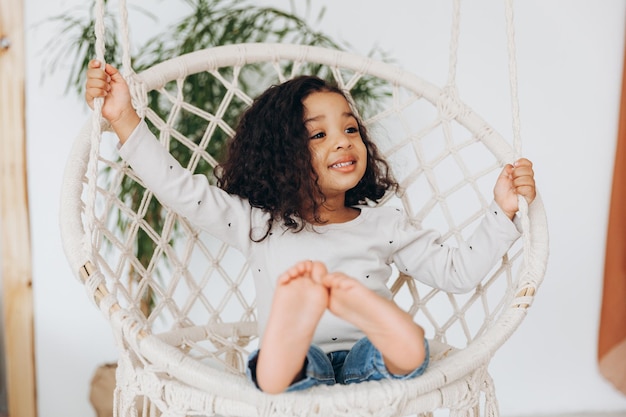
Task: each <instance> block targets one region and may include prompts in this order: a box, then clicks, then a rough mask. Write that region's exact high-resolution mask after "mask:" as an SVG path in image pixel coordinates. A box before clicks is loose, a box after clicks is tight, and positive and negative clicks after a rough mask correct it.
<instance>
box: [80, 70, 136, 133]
mask: <svg viewBox="0 0 626 417" xmlns="http://www.w3.org/2000/svg"><path fill="white" fill-rule="evenodd" d="M100 67H101V64H100V62H99V61H98V60H95V59H94V60H91V61H90V62H89V65H88V68H87V82H86V84H85V99H86V100H87V104H88V105H89V107H91V108H92V109H93V101H94V99H95V98H96V97H103V98H104V103H103V105H102V116H103V117H104V118H105V119H107V120H108V121H109V122H110V123H111V126H112V127H113V129H114V130H115V132H116V133H117V134H118V136H119V138H120V141H121V142H122V143H124V142H125V141H126V139H127V138H128V136H129V135H130V133H132V131H133V130H134V128H135V127H136V126H137V124H139V121H140V119H139V116H137V113H136V112H135V109H134V108H133V106H132V103H131V97H130V91H129V89H128V85H127V84H126V80H124V77H122V74H120V73H119V71H118V70H117V69H116V68H114V67H113V66H112V65H109V64H107V65H106V66H105V68H104V70H103V69H102V68H100Z"/></svg>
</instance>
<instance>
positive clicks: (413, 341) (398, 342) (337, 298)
mask: <svg viewBox="0 0 626 417" xmlns="http://www.w3.org/2000/svg"><path fill="white" fill-rule="evenodd" d="M323 283H324V285H325V286H327V287H328V288H329V290H330V298H329V301H328V308H329V310H330V311H331V312H332V313H333V314H335V315H336V316H338V317H340V318H342V319H344V320H346V321H348V322H349V323H351V324H353V325H355V326H356V327H358V328H359V329H361V330H362V331H363V332H364V333H365V335H366V336H367V337H368V339H369V340H370V341H371V342H372V344H373V345H374V346H375V347H376V348H377V349H378V350H379V351H380V352H381V353H382V355H383V359H384V361H385V366H386V367H387V370H388V371H389V372H391V373H392V374H395V375H404V374H408V373H409V372H411V371H413V370H414V369H417V368H418V367H420V366H421V365H422V363H423V362H424V358H425V355H426V352H425V349H424V330H423V329H422V328H421V327H420V326H418V325H417V324H416V323H415V322H414V321H413V318H412V317H411V316H410V315H409V314H408V313H407V312H405V311H404V310H402V309H401V308H400V307H398V306H397V305H396V303H394V302H393V301H391V300H387V299H386V298H384V297H381V296H380V295H378V294H376V293H375V292H374V291H372V290H370V289H369V288H367V287H365V286H364V285H363V284H361V283H360V282H358V281H357V280H355V279H353V278H350V277H349V276H347V275H345V274H342V273H332V274H328V275H326V276H325V277H324V279H323Z"/></svg>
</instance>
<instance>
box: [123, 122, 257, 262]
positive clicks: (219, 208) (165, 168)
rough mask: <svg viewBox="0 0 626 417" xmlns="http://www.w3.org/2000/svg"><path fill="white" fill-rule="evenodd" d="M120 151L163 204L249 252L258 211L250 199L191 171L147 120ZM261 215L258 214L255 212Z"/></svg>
mask: <svg viewBox="0 0 626 417" xmlns="http://www.w3.org/2000/svg"><path fill="white" fill-rule="evenodd" d="M119 154H120V156H121V157H122V159H124V160H125V161H126V162H128V164H129V165H130V166H131V167H132V169H133V172H134V173H135V175H137V177H139V179H140V180H141V181H142V182H143V185H144V186H145V187H146V188H147V189H149V190H150V191H152V192H153V193H154V194H155V196H156V197H157V199H158V200H159V201H160V202H161V204H163V205H165V206H167V207H169V208H171V209H172V210H174V211H175V212H176V213H178V214H179V215H181V216H183V217H185V218H186V219H187V220H188V221H189V222H190V223H192V224H193V225H194V226H196V227H198V228H200V229H202V230H204V231H206V232H208V233H209V234H211V235H213V236H215V237H216V238H218V239H220V240H222V241H223V242H226V243H228V244H229V245H231V246H233V247H236V248H238V249H240V250H242V251H243V252H246V247H247V245H249V242H250V231H251V230H252V228H253V223H255V221H254V219H253V216H254V215H255V213H254V212H253V210H252V209H251V207H250V205H249V204H248V201H247V200H245V199H242V198H240V197H238V196H233V195H230V194H228V193H226V192H225V191H224V190H222V189H220V188H218V187H216V186H213V185H211V184H210V183H209V181H208V178H207V176H206V175H202V174H195V175H194V174H192V173H191V172H190V171H189V170H187V169H185V168H183V167H182V166H181V165H180V164H179V163H178V161H176V159H175V158H174V157H173V156H172V155H171V154H170V153H169V152H168V151H167V150H166V149H165V148H164V147H163V146H162V145H161V144H160V143H159V141H158V140H157V139H156V137H155V136H154V135H153V134H152V132H151V131H150V129H148V126H147V124H146V122H145V121H143V120H142V121H141V123H140V124H139V125H138V126H137V128H136V129H135V130H134V131H133V133H132V134H131V135H130V137H129V138H128V140H127V141H126V142H125V143H124V144H123V145H122V146H121V147H120V148H119ZM256 215H258V213H256Z"/></svg>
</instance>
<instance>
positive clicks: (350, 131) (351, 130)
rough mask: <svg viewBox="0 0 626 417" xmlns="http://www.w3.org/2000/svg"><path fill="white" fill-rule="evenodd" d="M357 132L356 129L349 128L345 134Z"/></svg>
mask: <svg viewBox="0 0 626 417" xmlns="http://www.w3.org/2000/svg"><path fill="white" fill-rule="evenodd" d="M358 131H359V129H358V128H356V127H349V128H347V129H346V133H357V132H358Z"/></svg>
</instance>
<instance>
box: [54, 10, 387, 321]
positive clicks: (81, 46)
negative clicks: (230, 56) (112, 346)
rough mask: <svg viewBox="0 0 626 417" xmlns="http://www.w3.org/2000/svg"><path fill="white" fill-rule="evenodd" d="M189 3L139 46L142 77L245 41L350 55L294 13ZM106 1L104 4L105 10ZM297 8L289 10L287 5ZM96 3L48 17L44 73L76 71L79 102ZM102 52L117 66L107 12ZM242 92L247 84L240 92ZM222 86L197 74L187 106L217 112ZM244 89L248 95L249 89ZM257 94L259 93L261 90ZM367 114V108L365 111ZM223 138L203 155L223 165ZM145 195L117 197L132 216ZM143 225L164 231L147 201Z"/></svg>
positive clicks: (185, 129) (368, 94)
mask: <svg viewBox="0 0 626 417" xmlns="http://www.w3.org/2000/svg"><path fill="white" fill-rule="evenodd" d="M178 1H180V2H182V3H184V4H186V5H187V6H188V7H189V9H190V12H189V13H188V14H187V15H185V16H184V17H183V18H182V19H181V20H180V21H179V22H178V23H176V24H174V25H172V26H170V27H168V28H165V30H164V31H163V33H161V34H159V35H157V36H155V37H154V38H152V39H149V40H148V41H147V42H146V44H145V45H143V46H141V47H139V48H136V50H137V51H139V52H138V53H137V55H136V56H134V57H133V67H134V68H133V69H134V70H135V71H136V72H141V71H142V70H143V69H146V68H149V67H151V66H153V65H154V64H156V63H159V62H162V61H164V60H166V59H169V58H172V57H176V56H179V55H182V54H185V53H188V52H193V51H196V50H200V49H204V48H208V47H212V46H218V45H227V44H236V43H245V42H264V43H267V42H279V43H280V42H284V43H297V44H305V45H316V46H324V47H330V48H335V49H339V50H346V49H349V45H348V44H347V43H345V42H339V41H335V40H333V39H332V38H331V37H329V36H328V35H325V34H324V33H321V32H319V31H316V30H315V29H314V28H313V26H312V25H311V24H310V23H308V20H309V19H307V18H302V17H299V16H298V15H297V14H295V12H291V13H290V12H286V11H282V10H279V9H277V8H273V7H259V6H256V5H253V4H250V2H249V1H246V0H244V1H242V0H178ZM108 3H109V2H108V1H107V0H105V5H107V4H108ZM310 6H311V5H310V1H308V0H307V2H306V15H310V13H311V7H310ZM291 8H292V10H294V9H295V8H294V4H293V3H292V6H291ZM94 9H95V0H91V1H90V2H88V3H86V4H85V5H83V6H82V7H80V8H78V9H75V10H71V11H69V12H65V13H63V14H60V15H58V16H55V17H53V18H52V21H53V22H55V23H57V24H58V25H60V28H61V31H60V35H61V36H60V37H61V38H62V39H63V38H64V39H63V41H59V39H58V37H54V38H53V39H54V40H53V41H51V42H50V43H49V45H47V48H46V50H47V57H48V61H49V62H48V64H47V65H45V67H47V68H49V69H51V70H52V72H54V71H57V70H58V69H59V68H60V67H61V64H62V63H64V62H73V63H74V65H73V67H72V68H71V70H70V72H69V73H68V74H69V75H68V79H67V91H68V92H76V93H77V94H78V95H79V96H82V95H83V93H84V84H85V72H86V68H87V64H88V62H89V60H90V59H92V58H93V57H94V56H95V35H94V30H93V28H94V25H95V14H94ZM135 10H137V11H138V12H139V13H142V14H144V15H145V16H147V17H149V18H150V19H154V20H155V21H156V17H155V16H154V15H153V14H151V13H150V12H149V11H147V10H146V9H144V8H141V7H136V6H135ZM324 13H325V9H323V8H322V9H321V10H320V11H319V13H318V14H317V15H316V17H315V18H314V20H315V22H316V23H319V21H321V20H322V18H323V16H324ZM105 22H106V24H105V25H106V27H107V35H106V40H105V42H106V45H107V47H106V54H105V60H106V61H107V62H109V63H112V64H114V65H119V59H120V56H121V53H120V49H121V48H120V45H119V42H118V39H117V37H116V36H115V33H116V32H117V30H118V28H117V23H116V20H115V18H114V17H113V13H111V12H110V11H109V10H108V8H107V14H106V17H105ZM370 55H374V56H376V57H378V58H386V56H385V55H386V54H384V53H383V52H382V51H380V50H379V49H377V48H374V49H372V51H371V52H370ZM287 70H289V68H287ZM246 71H249V72H248V73H247V74H243V75H242V76H240V78H239V82H240V83H244V84H245V83H246V82H250V80H258V79H259V78H263V67H262V66H249V67H246ZM302 72H307V73H309V74H317V75H319V76H320V77H322V78H326V79H331V78H332V74H330V71H329V70H328V69H327V68H325V67H323V66H321V65H313V64H309V65H308V66H307V67H305V68H303V69H302ZM246 88H247V87H246V86H245V85H244V89H246ZM223 89H224V87H223V85H222V84H221V83H219V82H218V81H217V80H215V79H214V78H213V77H212V76H211V75H210V74H208V73H206V72H205V73H199V74H195V75H193V76H190V77H189V78H188V79H187V81H186V85H185V91H184V94H185V101H187V102H189V103H191V104H193V105H194V106H196V107H199V108H202V109H203V110H205V111H207V112H209V113H214V111H215V110H216V109H217V106H218V105H219V100H220V97H223V95H224V91H223ZM248 90H249V89H248ZM259 93H260V92H259ZM389 94H390V92H389V91H388V90H387V89H386V88H385V87H384V86H383V84H382V83H381V82H380V81H378V80H377V79H376V78H373V77H371V78H363V79H362V80H360V82H359V83H358V85H357V86H355V88H354V89H353V90H352V95H353V96H354V98H355V100H356V101H357V102H358V103H360V104H361V105H364V106H365V107H366V108H367V107H368V106H369V107H373V106H374V105H375V104H374V103H376V102H378V101H379V100H381V99H383V98H384V97H386V96H388V95H389ZM148 106H149V107H150V108H151V109H152V110H154V111H155V112H156V114H157V115H158V116H159V117H162V118H165V117H166V115H167V114H168V112H169V110H170V106H171V105H170V104H169V103H166V102H164V100H162V99H161V98H160V95H159V94H158V93H157V92H151V93H149V95H148ZM244 106H245V105H244V103H238V104H237V103H234V105H231V106H229V109H228V113H227V114H225V115H224V117H223V119H224V120H225V121H226V122H227V123H228V124H229V125H231V126H232V125H234V124H235V121H236V120H237V118H238V116H239V114H240V113H241V112H242V111H243V110H244ZM362 110H364V109H362ZM175 128H176V129H177V130H178V131H179V132H180V133H181V134H183V135H184V136H185V137H187V138H189V139H190V140H192V141H194V142H195V143H199V141H200V140H201V138H202V135H203V133H204V130H205V128H206V126H205V124H203V123H202V122H201V121H200V120H198V119H197V118H194V117H191V115H185V114H182V115H181V116H180V117H179V118H178V120H177V121H176V126H175ZM227 139H228V138H227V136H226V134H225V133H223V132H216V136H214V137H212V138H211V141H210V142H209V148H208V149H207V151H208V152H209V154H211V155H212V156H213V157H214V158H215V159H216V160H217V161H220V160H221V158H222V156H223V152H224V149H225V146H224V145H225V143H226V140H227ZM170 152H171V153H172V154H173V155H174V156H175V157H176V158H177V159H178V160H179V161H181V163H183V164H185V163H186V161H188V160H189V159H190V157H191V151H190V149H189V148H188V147H186V146H184V145H182V144H180V143H179V142H177V141H172V143H171V148H170ZM196 172H202V173H205V174H206V175H208V176H209V178H210V179H211V178H212V167H211V166H210V165H209V164H208V163H206V162H204V163H201V164H199V165H198V166H197V168H196ZM143 194H144V189H143V188H142V187H141V186H140V185H139V184H137V183H136V182H134V181H132V180H130V179H129V178H126V179H125V180H124V182H123V184H122V185H121V189H120V195H119V198H120V200H122V201H125V202H126V203H127V204H129V205H130V206H131V207H132V208H133V210H136V209H137V207H138V206H139V204H140V202H141V200H142V196H143ZM145 218H146V220H147V221H148V222H149V223H150V224H151V226H152V227H153V228H154V229H155V230H156V231H159V232H160V231H161V230H162V228H163V225H164V224H163V223H164V220H165V219H164V216H163V215H162V208H161V207H160V205H159V204H158V202H157V201H156V199H152V202H151V203H150V207H149V209H148V211H147V213H146V215H145ZM126 226H127V224H125V222H124V221H120V222H119V224H118V227H119V228H120V230H122V231H123V230H124V229H125V228H126ZM155 247H156V245H155V243H154V242H153V241H152V239H151V238H150V237H149V236H148V235H147V234H145V233H144V232H140V234H139V235H138V237H137V242H136V253H135V256H136V257H137V259H138V260H139V261H140V262H141V263H142V265H144V266H147V265H148V264H149V262H150V260H151V259H152V256H153V253H154V250H155ZM132 275H135V274H134V273H133V272H132V271H131V277H130V279H131V280H137V279H138V278H139V277H138V276H136V275H135V276H132ZM142 297H143V299H144V302H145V304H146V309H145V311H144V312H145V313H148V312H149V310H150V305H151V297H152V294H151V291H150V290H149V289H146V290H144V294H142Z"/></svg>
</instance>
